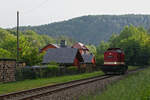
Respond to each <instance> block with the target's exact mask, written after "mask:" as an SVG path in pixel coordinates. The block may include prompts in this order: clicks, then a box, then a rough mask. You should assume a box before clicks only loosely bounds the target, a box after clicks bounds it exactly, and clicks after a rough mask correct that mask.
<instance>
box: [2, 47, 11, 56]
mask: <svg viewBox="0 0 150 100" xmlns="http://www.w3.org/2000/svg"><path fill="white" fill-rule="evenodd" d="M6 57H7V58H12V54H11V52H9V51H7V50H5V49H2V48H0V58H6Z"/></svg>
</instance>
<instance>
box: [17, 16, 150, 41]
mask: <svg viewBox="0 0 150 100" xmlns="http://www.w3.org/2000/svg"><path fill="white" fill-rule="evenodd" d="M131 24H132V25H134V26H142V27H144V28H145V29H149V28H150V15H133V14H131V15H95V16H92V15H89V16H82V17H78V18H73V19H70V20H67V21H62V22H55V23H51V24H45V25H40V26H27V27H21V28H20V29H21V30H23V31H24V30H34V31H35V32H37V33H39V34H47V35H50V36H52V37H58V36H67V37H70V38H73V39H74V40H76V41H81V42H83V43H85V44H89V43H90V44H99V43H100V41H101V40H104V41H107V40H108V39H109V37H110V36H111V35H112V33H120V31H121V30H122V29H123V27H124V26H126V25H131Z"/></svg>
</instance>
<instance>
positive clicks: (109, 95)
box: [80, 68, 150, 100]
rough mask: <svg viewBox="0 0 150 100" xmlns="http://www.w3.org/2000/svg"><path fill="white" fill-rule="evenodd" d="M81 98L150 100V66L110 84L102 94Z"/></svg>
mask: <svg viewBox="0 0 150 100" xmlns="http://www.w3.org/2000/svg"><path fill="white" fill-rule="evenodd" d="M80 100H150V68H147V69H145V70H143V71H141V72H138V73H136V74H133V75H129V76H128V77H126V78H125V79H124V80H121V81H119V82H117V83H115V84H113V85H109V86H108V87H107V90H106V91H104V92H103V93H101V94H100V93H97V94H95V95H94V96H93V95H89V96H88V97H81V99H80Z"/></svg>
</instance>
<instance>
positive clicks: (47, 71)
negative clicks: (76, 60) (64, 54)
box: [41, 65, 59, 77]
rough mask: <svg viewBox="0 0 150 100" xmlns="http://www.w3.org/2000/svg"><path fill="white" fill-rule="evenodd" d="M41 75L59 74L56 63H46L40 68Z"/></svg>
mask: <svg viewBox="0 0 150 100" xmlns="http://www.w3.org/2000/svg"><path fill="white" fill-rule="evenodd" d="M41 71H42V73H43V74H42V77H51V76H57V75H58V74H59V67H58V66H57V65H48V66H47V67H45V68H43V69H42V70H41Z"/></svg>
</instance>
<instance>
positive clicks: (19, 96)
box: [0, 75, 112, 100]
mask: <svg viewBox="0 0 150 100" xmlns="http://www.w3.org/2000/svg"><path fill="white" fill-rule="evenodd" d="M109 77H112V76H106V75H102V76H96V77H92V78H87V79H81V80H75V81H70V82H66V83H60V84H56V85H50V86H44V87H40V88H34V89H30V90H25V91H20V92H14V93H9V94H5V95H0V100H27V99H28V100H31V99H30V98H34V97H35V96H38V95H43V94H47V93H54V92H57V91H59V90H62V89H66V88H69V87H73V86H77V85H81V84H85V83H89V82H92V81H96V80H103V79H106V78H109Z"/></svg>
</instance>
